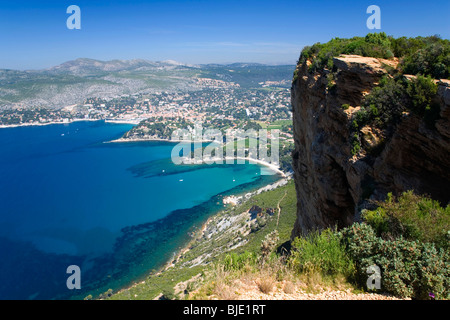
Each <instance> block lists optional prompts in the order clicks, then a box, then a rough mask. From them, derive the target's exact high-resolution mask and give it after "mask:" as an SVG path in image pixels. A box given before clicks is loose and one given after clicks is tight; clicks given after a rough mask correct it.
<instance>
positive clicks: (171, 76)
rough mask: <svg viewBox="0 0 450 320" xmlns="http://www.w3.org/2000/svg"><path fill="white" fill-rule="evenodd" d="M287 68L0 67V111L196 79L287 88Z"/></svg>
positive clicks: (140, 63)
mask: <svg viewBox="0 0 450 320" xmlns="http://www.w3.org/2000/svg"><path fill="white" fill-rule="evenodd" d="M293 67H294V66H266V65H259V64H254V65H253V64H252V65H248V64H231V65H187V64H182V63H179V62H176V61H162V62H153V61H148V60H143V59H134V60H111V61H100V60H94V59H87V58H80V59H76V60H72V61H67V62H64V63H62V64H60V65H58V66H54V67H51V68H48V69H43V70H25V71H20V70H8V69H0V110H1V109H5V108H14V107H22V108H32V107H44V108H51V109H61V108H64V107H66V106H68V105H73V104H81V103H83V102H84V101H85V100H86V99H87V98H92V97H95V98H99V99H108V100H110V99H113V98H117V97H120V96H122V95H138V94H151V93H155V92H160V91H168V92H182V91H192V90H199V89H201V88H202V86H201V81H200V80H199V79H213V80H220V81H223V82H224V83H233V84H234V83H236V84H238V85H239V86H240V87H242V88H261V87H262V86H261V84H260V83H262V82H266V81H276V82H282V84H280V85H282V86H284V87H285V88H288V87H289V79H290V77H291V74H292V68H293ZM199 82H200V83H199Z"/></svg>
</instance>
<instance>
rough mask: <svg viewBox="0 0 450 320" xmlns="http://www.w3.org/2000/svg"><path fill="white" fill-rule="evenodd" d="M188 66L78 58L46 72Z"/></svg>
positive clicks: (88, 72)
mask: <svg viewBox="0 0 450 320" xmlns="http://www.w3.org/2000/svg"><path fill="white" fill-rule="evenodd" d="M184 66H188V65H185V64H183V63H180V62H177V61H173V60H167V61H162V62H154V61H149V60H144V59H132V60H110V61H101V60H95V59H89V58H79V59H76V60H71V61H67V62H64V63H62V64H60V65H58V66H54V67H51V68H49V69H47V70H46V71H49V72H52V73H61V72H67V73H71V74H77V75H87V74H98V73H99V72H117V71H131V70H136V71H151V70H157V69H161V68H163V69H174V68H177V67H184Z"/></svg>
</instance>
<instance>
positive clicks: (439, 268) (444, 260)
mask: <svg viewBox="0 0 450 320" xmlns="http://www.w3.org/2000/svg"><path fill="white" fill-rule="evenodd" d="M340 236H341V239H342V243H343V244H344V246H345V248H346V250H347V252H348V254H349V255H350V257H351V258H352V259H353V261H354V262H355V266H356V279H357V281H358V282H359V284H360V285H365V284H366V281H367V279H368V275H367V273H366V270H367V268H368V267H369V266H371V265H377V266H378V267H379V268H380V270H381V289H382V290H384V291H387V292H390V293H392V294H394V295H396V296H400V297H412V298H416V299H428V298H429V297H428V295H429V294H430V293H433V294H434V295H435V297H436V298H438V299H442V298H445V299H448V298H449V296H450V286H449V284H450V283H449V276H450V267H449V266H450V264H449V263H450V256H449V254H448V252H447V251H445V250H444V249H442V248H440V249H439V250H438V249H436V247H435V246H434V244H432V243H420V242H419V241H417V240H416V241H408V240H405V239H403V238H402V237H400V238H398V239H396V240H383V239H382V238H380V237H377V236H376V233H375V231H374V230H373V229H372V227H371V226H370V225H368V224H365V223H363V224H361V223H356V224H354V225H352V226H350V227H348V228H345V229H343V230H341V232H340Z"/></svg>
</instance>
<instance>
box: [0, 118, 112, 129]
mask: <svg viewBox="0 0 450 320" xmlns="http://www.w3.org/2000/svg"><path fill="white" fill-rule="evenodd" d="M103 120H104V119H73V120H70V121H52V122H32V123H21V124H1V125H0V129H6V128H18V127H32V126H37V127H40V126H48V125H52V124H70V123H73V122H80V121H92V122H94V121H103Z"/></svg>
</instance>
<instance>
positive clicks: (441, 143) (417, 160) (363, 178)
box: [291, 56, 450, 237]
mask: <svg viewBox="0 0 450 320" xmlns="http://www.w3.org/2000/svg"><path fill="white" fill-rule="evenodd" d="M333 62H334V66H335V67H336V68H337V71H336V72H334V75H333V81H332V82H330V79H331V78H330V72H329V71H327V70H322V71H319V72H315V73H310V72H308V65H309V62H308V61H306V62H305V63H303V64H300V65H298V66H297V79H296V80H294V82H293V84H292V88H291V100H292V106H293V121H294V139H295V150H294V153H293V169H294V177H295V184H296V190H297V201H298V203H297V210H298V212H297V221H296V223H295V226H294V229H293V231H292V237H295V236H298V235H300V234H304V233H306V232H308V231H309V230H311V229H315V228H325V227H328V226H334V225H337V226H338V227H343V226H347V225H349V224H351V223H352V222H353V221H357V220H358V219H359V216H358V212H360V209H361V208H363V207H364V206H366V205H368V203H369V202H368V199H372V200H382V199H384V197H385V196H386V194H387V192H393V193H394V194H398V193H400V192H402V191H406V190H411V189H413V190H415V191H416V192H417V193H420V194H427V195H429V196H431V197H432V198H434V199H437V200H440V201H441V202H442V203H443V204H447V203H448V202H449V200H450V198H449V197H450V81H448V80H442V81H440V82H439V83H438V85H439V87H438V94H437V99H438V100H439V104H440V107H441V109H440V119H439V120H438V121H437V122H436V125H435V128H434V129H430V128H429V127H427V126H426V125H425V123H424V122H423V121H422V120H421V119H420V118H419V117H418V116H416V115H415V114H412V113H404V114H403V116H402V119H401V120H400V123H399V124H398V125H397V126H395V128H394V130H393V132H391V134H390V135H389V137H388V138H386V139H385V144H384V148H383V151H381V152H380V153H378V154H377V155H376V156H373V155H366V154H364V152H362V153H360V154H358V155H355V156H354V155H352V151H351V142H350V136H351V131H350V130H351V129H350V128H351V122H352V114H353V113H354V112H356V111H358V110H359V109H360V106H361V104H362V100H363V98H364V96H365V95H366V94H368V93H369V92H370V91H371V90H372V89H373V88H374V87H375V86H376V85H377V84H378V82H379V80H380V79H381V77H382V76H383V75H384V74H386V73H387V71H386V69H385V67H386V64H390V65H391V67H392V66H394V67H395V61H391V62H389V61H385V60H382V59H375V58H368V57H360V56H340V57H338V58H334V61H333ZM344 104H347V105H349V106H350V107H347V108H343V107H342V105H344ZM361 132H362V133H363V136H364V138H363V139H362V141H361V142H362V145H363V147H364V145H366V146H367V145H370V144H372V143H374V142H377V140H379V139H380V136H379V135H378V134H377V132H376V130H375V129H374V128H370V127H366V128H363V129H362V130H361Z"/></svg>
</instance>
